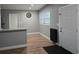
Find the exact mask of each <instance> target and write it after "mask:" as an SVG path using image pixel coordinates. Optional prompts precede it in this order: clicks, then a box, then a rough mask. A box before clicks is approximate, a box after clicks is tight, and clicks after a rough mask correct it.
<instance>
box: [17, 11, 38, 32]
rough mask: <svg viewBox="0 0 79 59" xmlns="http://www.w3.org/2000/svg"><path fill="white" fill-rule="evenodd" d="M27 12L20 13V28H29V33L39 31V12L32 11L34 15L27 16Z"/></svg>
mask: <svg viewBox="0 0 79 59" xmlns="http://www.w3.org/2000/svg"><path fill="white" fill-rule="evenodd" d="M26 13H27V11H26V12H22V13H20V14H18V15H19V17H18V18H19V19H18V21H19V23H18V24H19V28H27V32H28V33H32V32H39V20H38V12H36V11H33V12H32V11H31V14H32V17H31V18H27V17H26Z"/></svg>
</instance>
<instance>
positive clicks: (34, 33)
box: [27, 32, 50, 40]
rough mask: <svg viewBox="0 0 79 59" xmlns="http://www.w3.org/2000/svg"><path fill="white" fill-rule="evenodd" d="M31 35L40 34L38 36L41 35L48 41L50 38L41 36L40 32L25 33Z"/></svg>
mask: <svg viewBox="0 0 79 59" xmlns="http://www.w3.org/2000/svg"><path fill="white" fill-rule="evenodd" d="M31 34H40V35H42V36H43V37H45V38H46V39H48V40H50V37H48V36H46V35H44V34H42V33H40V32H32V33H27V35H31Z"/></svg>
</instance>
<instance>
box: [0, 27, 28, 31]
mask: <svg viewBox="0 0 79 59" xmlns="http://www.w3.org/2000/svg"><path fill="white" fill-rule="evenodd" d="M26 30H27V29H25V28H17V29H0V32H13V31H26Z"/></svg>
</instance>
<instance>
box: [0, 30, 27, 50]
mask: <svg viewBox="0 0 79 59" xmlns="http://www.w3.org/2000/svg"><path fill="white" fill-rule="evenodd" d="M21 47H26V29H2V30H0V50H7V49H15V48H21Z"/></svg>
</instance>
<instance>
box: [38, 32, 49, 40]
mask: <svg viewBox="0 0 79 59" xmlns="http://www.w3.org/2000/svg"><path fill="white" fill-rule="evenodd" d="M39 34H40V35H41V36H43V37H45V38H46V39H48V40H50V37H48V36H46V35H44V34H42V33H39Z"/></svg>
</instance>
